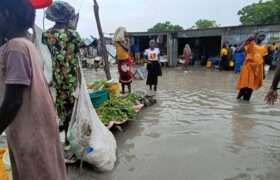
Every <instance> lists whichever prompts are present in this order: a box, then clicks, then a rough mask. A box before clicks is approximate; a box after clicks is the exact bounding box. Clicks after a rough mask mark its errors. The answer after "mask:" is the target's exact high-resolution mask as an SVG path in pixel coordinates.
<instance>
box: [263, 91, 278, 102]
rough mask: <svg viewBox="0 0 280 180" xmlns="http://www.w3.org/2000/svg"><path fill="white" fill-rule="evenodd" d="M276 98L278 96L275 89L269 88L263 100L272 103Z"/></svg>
mask: <svg viewBox="0 0 280 180" xmlns="http://www.w3.org/2000/svg"><path fill="white" fill-rule="evenodd" d="M277 98H278V93H277V91H276V90H272V89H270V90H269V92H268V93H267V95H266V97H265V101H266V103H267V104H270V105H274V104H275V102H276V101H277Z"/></svg>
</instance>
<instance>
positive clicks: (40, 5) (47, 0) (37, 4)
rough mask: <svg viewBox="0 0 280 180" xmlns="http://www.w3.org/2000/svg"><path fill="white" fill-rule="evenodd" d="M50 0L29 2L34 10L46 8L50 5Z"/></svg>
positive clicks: (32, 0)
mask: <svg viewBox="0 0 280 180" xmlns="http://www.w3.org/2000/svg"><path fill="white" fill-rule="evenodd" d="M52 2H53V1H52V0H31V4H32V7H33V8H34V9H41V8H46V7H48V6H50V5H51V4H52Z"/></svg>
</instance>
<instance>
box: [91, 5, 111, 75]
mask: <svg viewBox="0 0 280 180" xmlns="http://www.w3.org/2000/svg"><path fill="white" fill-rule="evenodd" d="M93 2H94V8H93V10H94V15H95V19H96V24H97V29H98V33H99V38H100V42H101V52H102V57H103V60H104V63H105V66H104V71H105V74H106V78H107V80H111V79H112V76H111V72H110V64H109V60H108V54H107V49H106V45H105V40H104V34H103V31H102V26H101V23H100V17H99V6H98V3H97V0H93Z"/></svg>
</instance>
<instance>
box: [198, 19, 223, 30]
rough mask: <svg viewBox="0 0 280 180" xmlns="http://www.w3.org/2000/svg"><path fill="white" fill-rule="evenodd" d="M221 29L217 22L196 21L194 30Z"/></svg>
mask: <svg viewBox="0 0 280 180" xmlns="http://www.w3.org/2000/svg"><path fill="white" fill-rule="evenodd" d="M215 27H219V25H218V24H217V22H216V21H213V20H208V19H200V20H198V21H196V23H195V25H194V28H196V29H207V28H215Z"/></svg>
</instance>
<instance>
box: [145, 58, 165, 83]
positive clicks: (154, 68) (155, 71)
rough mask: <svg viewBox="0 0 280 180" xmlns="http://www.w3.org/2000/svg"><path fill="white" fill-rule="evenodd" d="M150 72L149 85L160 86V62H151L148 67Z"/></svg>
mask: <svg viewBox="0 0 280 180" xmlns="http://www.w3.org/2000/svg"><path fill="white" fill-rule="evenodd" d="M147 70H148V78H147V83H146V84H147V85H157V84H158V76H161V75H162V71H161V65H160V63H159V62H158V61H151V62H149V63H148V65H147Z"/></svg>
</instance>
